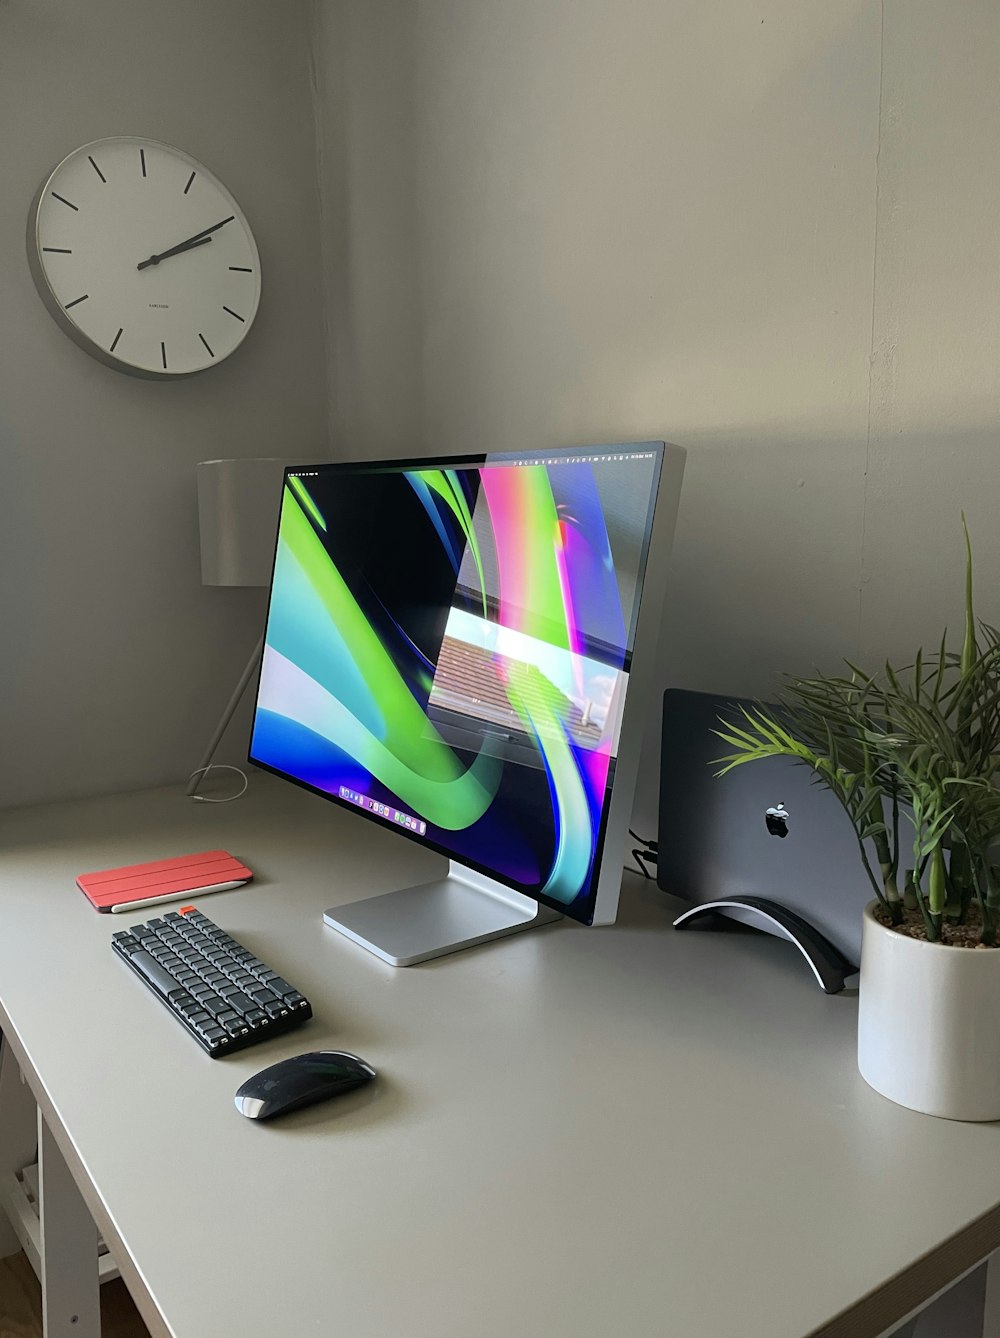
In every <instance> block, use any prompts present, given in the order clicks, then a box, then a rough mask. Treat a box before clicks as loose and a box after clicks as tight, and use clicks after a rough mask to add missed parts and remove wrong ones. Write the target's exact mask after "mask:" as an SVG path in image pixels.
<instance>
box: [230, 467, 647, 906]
mask: <svg viewBox="0 0 1000 1338" xmlns="http://www.w3.org/2000/svg"><path fill="white" fill-rule="evenodd" d="M661 464H662V446H661V445H660V443H641V444H637V445H629V446H606V447H596V448H590V449H587V450H575V451H574V450H570V451H557V452H549V453H537V452H536V453H520V454H498V455H488V456H479V457H460V458H456V459H436V460H434V459H432V460H409V461H401V462H390V463H377V464H337V465H313V466H303V467H302V468H301V469H291V470H288V471H287V472H286V476H285V483H284V490H283V496H282V505H281V514H280V521H279V528H278V540H277V549H276V554H275V562H274V574H273V579H272V584H271V596H270V605H269V610H268V618H267V630H266V636H265V644H264V654H263V661H262V666H261V674H260V684H259V688H258V696H257V706H256V712H255V716H254V721H253V732H252V740H251V745H250V760H251V762H253V763H254V764H255V765H257V766H261V767H264V768H265V769H267V770H269V771H273V772H276V773H278V774H279V775H281V776H283V777H285V778H287V779H290V780H292V781H295V782H297V783H298V784H300V785H303V786H306V787H307V788H308V789H310V790H313V791H315V792H317V793H319V794H322V795H324V796H327V797H328V798H330V799H331V800H333V801H334V802H336V803H338V804H340V805H342V806H344V807H346V808H350V809H353V810H354V811H356V812H357V813H359V814H362V815H364V816H365V817H366V818H368V819H370V820H372V821H375V822H378V823H380V824H382V825H384V826H387V827H391V828H393V829H395V830H396V831H398V832H400V833H402V834H403V835H404V836H406V837H409V838H410V839H412V840H415V841H418V842H420V843H421V844H423V845H425V846H429V847H430V848H431V849H433V850H436V851H439V852H441V853H442V854H445V855H447V856H449V857H450V858H451V859H452V860H455V861H458V862H459V863H461V864H463V865H466V866H468V867H470V868H472V869H475V870H477V871H478V872H479V873H483V874H486V875H488V876H490V877H491V878H494V879H496V880H497V881H499V882H501V883H503V884H505V885H506V886H508V887H510V888H513V889H515V890H516V891H518V892H522V893H526V894H528V895H529V896H530V897H533V898H535V899H536V900H538V901H540V902H542V903H544V904H547V905H549V906H551V907H553V908H554V909H556V910H559V911H562V912H563V913H565V914H567V915H570V916H572V917H573V918H575V919H577V920H581V921H583V922H584V923H588V922H590V921H591V920H592V919H593V909H594V894H595V885H596V876H597V871H598V869H599V866H600V859H601V854H602V846H603V840H604V831H605V825H606V819H607V812H608V805H609V800H610V795H611V789H612V785H613V782H614V776H615V767H616V761H617V757H618V746H619V735H620V729H621V721H622V711H623V706H624V701H625V694H626V690H627V687H628V681H629V671H630V665H631V656H632V649H633V645H634V638H635V626H636V619H637V614H638V606H639V595H640V591H641V586H642V579H643V574H644V569H645V563H646V555H647V551H648V547H649V537H650V530H651V524H652V514H653V507H654V502H655V498H656V492H657V484H658V481H659V475H660V469H661ZM620 854H621V852H618V857H619V860H620Z"/></svg>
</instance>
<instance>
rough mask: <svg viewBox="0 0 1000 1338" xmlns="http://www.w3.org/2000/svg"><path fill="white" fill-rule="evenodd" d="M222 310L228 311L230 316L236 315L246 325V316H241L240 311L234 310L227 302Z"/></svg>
mask: <svg viewBox="0 0 1000 1338" xmlns="http://www.w3.org/2000/svg"><path fill="white" fill-rule="evenodd" d="M222 310H223V311H228V312H229V314H230V316H235V317H236V319H237V320H238V321H240V322H242V324H243V325H246V318H245V317H243V316H241V315H240V313H239V312H238V311H233V309H232V307H227V306H226V305H225V303H223V307H222Z"/></svg>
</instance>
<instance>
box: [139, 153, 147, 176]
mask: <svg viewBox="0 0 1000 1338" xmlns="http://www.w3.org/2000/svg"><path fill="white" fill-rule="evenodd" d="M139 162H140V163H141V164H142V175H143V176H145V175H146V150H145V149H140V150H139Z"/></svg>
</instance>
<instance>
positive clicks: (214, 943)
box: [111, 906, 312, 1058]
mask: <svg viewBox="0 0 1000 1338" xmlns="http://www.w3.org/2000/svg"><path fill="white" fill-rule="evenodd" d="M111 946H112V948H113V949H114V951H115V952H116V953H117V954H118V956H119V957H121V958H122V959H123V960H124V961H126V962H127V963H128V964H129V966H130V967H131V968H132V970H133V971H134V972H135V973H136V975H137V976H138V977H139V978H140V980H142V981H143V982H144V983H145V984H146V985H148V986H149V988H150V989H151V990H152V991H153V993H154V994H155V995H156V996H157V998H158V999H159V1000H160V1002H161V1003H163V1004H165V1005H166V1007H167V1008H168V1009H169V1010H170V1011H171V1013H173V1015H174V1017H175V1018H176V1019H177V1021H178V1022H180V1023H181V1025H182V1026H184V1027H186V1028H187V1030H188V1031H189V1032H190V1033H191V1035H192V1036H193V1037H194V1038H195V1040H196V1041H197V1042H198V1044H199V1045H200V1046H201V1047H202V1049H203V1050H207V1051H208V1053H209V1054H210V1055H212V1056H213V1058H215V1057H218V1056H220V1055H228V1054H232V1052H233V1051H234V1050H242V1049H244V1048H245V1047H246V1046H248V1045H256V1044H257V1043H258V1042H259V1041H266V1040H267V1039H268V1037H270V1036H279V1035H281V1034H282V1033H283V1032H286V1031H291V1029H292V1028H293V1027H299V1026H301V1025H302V1023H303V1022H307V1021H308V1020H309V1018H311V1017H312V1008H311V1006H310V1004H309V1001H308V999H305V998H304V997H303V996H302V995H301V994H300V993H299V992H298V990H296V989H295V988H294V986H292V985H290V984H289V983H288V981H287V980H285V979H284V978H283V977H282V976H279V975H278V973H277V971H272V970H271V969H270V967H268V966H266V965H265V964H264V963H263V962H262V961H261V960H260V958H259V957H255V956H254V955H253V953H252V952H251V951H250V950H249V948H246V947H244V946H243V944H242V943H240V942H238V940H236V939H234V938H232V937H231V936H230V935H229V934H227V933H226V932H225V931H224V930H222V929H220V928H219V926H218V925H217V924H214V923H213V922H212V921H211V920H210V919H209V918H208V916H207V915H202V913H201V911H199V910H197V909H196V908H195V907H194V906H182V907H181V909H180V912H177V911H171V912H170V913H169V914H167V915H164V916H163V918H162V919H155V920H149V921H148V922H147V923H146V924H141V925H132V926H131V928H129V929H128V930H126V931H123V932H122V933H119V934H115V935H114V936H113V938H112V940H111Z"/></svg>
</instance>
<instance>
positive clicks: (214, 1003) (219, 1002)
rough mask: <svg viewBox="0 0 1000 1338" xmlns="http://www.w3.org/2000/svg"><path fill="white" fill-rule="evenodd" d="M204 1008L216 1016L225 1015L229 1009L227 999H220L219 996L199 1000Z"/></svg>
mask: <svg viewBox="0 0 1000 1338" xmlns="http://www.w3.org/2000/svg"><path fill="white" fill-rule="evenodd" d="M199 1002H200V1004H201V1006H202V1008H207V1009H208V1011H209V1012H210V1013H214V1014H215V1015H216V1016H218V1015H219V1013H225V1012H226V1011H227V1009H228V1007H229V1005H228V1004H227V1003H226V1000H225V999H220V998H219V996H218V995H217V994H209V995H208V996H207V997H206V998H204V999H201V1000H199Z"/></svg>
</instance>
